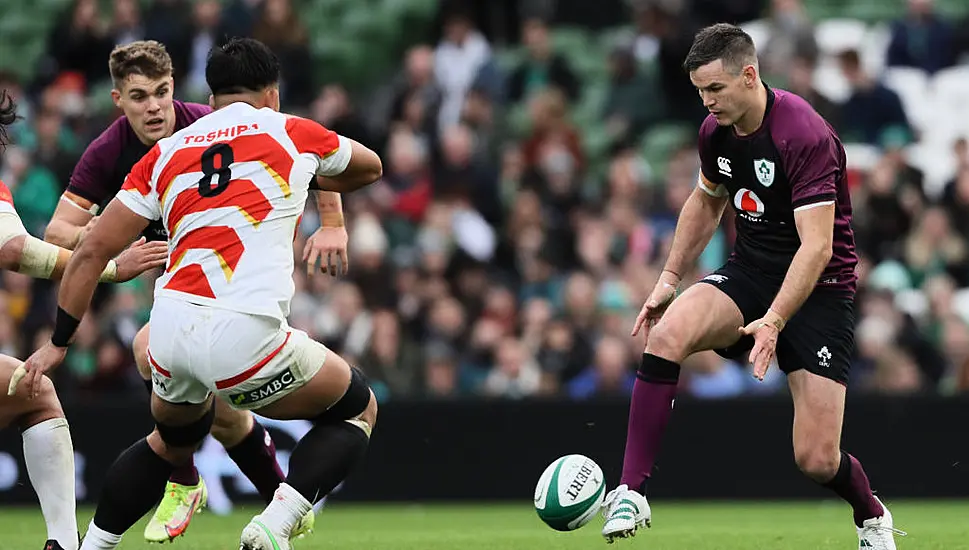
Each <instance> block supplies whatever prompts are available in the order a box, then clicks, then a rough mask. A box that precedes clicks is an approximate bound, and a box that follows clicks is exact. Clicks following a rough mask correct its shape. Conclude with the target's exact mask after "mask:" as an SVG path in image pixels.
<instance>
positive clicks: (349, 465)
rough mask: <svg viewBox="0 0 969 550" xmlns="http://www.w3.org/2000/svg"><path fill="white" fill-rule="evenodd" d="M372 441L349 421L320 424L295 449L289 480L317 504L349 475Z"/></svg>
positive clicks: (291, 459)
mask: <svg viewBox="0 0 969 550" xmlns="http://www.w3.org/2000/svg"><path fill="white" fill-rule="evenodd" d="M369 444H370V438H369V437H368V436H367V434H365V433H363V430H361V429H360V428H358V427H356V426H354V425H352V424H350V423H348V422H334V423H327V424H317V425H316V426H313V429H312V430H310V431H309V432H308V433H307V434H306V435H304V436H303V439H300V441H299V443H298V444H297V445H296V448H295V449H293V454H292V455H290V457H289V476H288V477H287V478H286V483H287V484H289V486H290V487H292V488H294V489H296V490H297V491H299V494H301V495H303V497H304V498H306V500H308V501H310V502H311V503H313V504H316V501H318V500H319V499H321V498H323V497H324V496H326V495H327V494H329V493H330V491H332V490H333V488H334V487H336V486H337V485H339V484H340V482H341V481H343V480H344V479H345V478H346V477H347V476H348V475H349V474H350V471H351V470H352V469H353V467H354V466H355V465H356V464H357V463H358V462H360V460H362V459H363V456H364V454H365V453H366V451H367V446H368V445H369Z"/></svg>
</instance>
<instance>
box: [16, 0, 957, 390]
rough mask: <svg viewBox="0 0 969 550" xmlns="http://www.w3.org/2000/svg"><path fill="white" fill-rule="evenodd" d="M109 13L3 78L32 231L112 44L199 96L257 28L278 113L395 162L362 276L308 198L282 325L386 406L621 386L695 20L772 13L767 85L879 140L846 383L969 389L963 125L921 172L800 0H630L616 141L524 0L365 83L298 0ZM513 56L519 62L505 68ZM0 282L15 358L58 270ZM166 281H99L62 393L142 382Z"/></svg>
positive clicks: (680, 116)
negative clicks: (936, 161) (269, 55)
mask: <svg viewBox="0 0 969 550" xmlns="http://www.w3.org/2000/svg"><path fill="white" fill-rule="evenodd" d="M546 4H547V3H543V2H537V3H535V5H536V6H538V7H539V8H540V7H541V6H542V5H546ZM99 9H100V8H99V4H98V3H97V2H96V1H95V0H76V1H75V2H74V3H73V6H72V7H71V9H70V10H69V11H68V12H66V13H65V14H64V16H63V18H62V19H61V20H60V21H59V22H58V23H57V25H55V27H54V30H53V31H52V33H51V35H50V37H49V47H48V49H47V54H46V55H45V57H44V59H43V62H42V63H41V64H40V66H39V69H38V74H37V75H36V77H35V78H34V79H33V80H31V81H28V82H24V81H21V80H20V79H19V78H18V77H16V76H13V75H11V74H0V88H7V89H8V90H9V91H10V92H11V93H12V94H13V95H14V96H15V97H16V98H17V100H18V101H19V103H20V106H21V114H22V115H23V116H24V119H23V120H22V121H21V122H20V123H18V125H17V126H16V127H15V128H14V131H13V132H12V137H13V141H14V143H13V145H11V146H10V147H8V148H7V150H6V152H5V153H4V155H3V158H2V161H0V179H2V180H3V181H5V182H6V183H7V184H8V185H9V186H10V187H11V189H12V190H13V195H14V200H15V203H16V206H17V209H18V211H19V212H20V214H21V216H22V218H23V220H24V223H25V224H26V226H27V227H28V229H29V230H30V231H31V232H32V233H33V234H35V235H38V236H39V235H42V234H43V231H44V227H45V224H46V221H47V220H48V219H49V218H50V215H51V213H52V212H53V210H54V208H55V206H56V204H57V200H58V197H59V195H60V193H61V192H62V190H63V189H64V187H65V186H66V183H67V182H68V180H69V177H70V173H71V170H72V168H73V165H74V163H75V162H76V160H77V159H78V157H79V156H80V154H81V152H82V151H83V149H84V147H85V146H86V144H87V143H89V142H90V140H91V139H92V138H93V137H94V136H96V135H97V134H98V133H99V132H100V131H101V130H102V129H103V128H104V127H106V125H107V123H108V122H109V121H110V119H111V118H112V117H115V116H117V115H118V113H117V112H110V113H108V114H107V115H106V116H96V117H92V116H89V115H88V112H89V109H88V106H87V104H86V102H87V101H89V100H88V97H89V95H88V91H89V90H90V89H91V88H92V87H94V86H95V83H99V82H104V80H105V79H106V78H107V76H108V75H107V55H108V52H109V51H110V49H111V47H112V46H113V45H114V44H117V43H124V42H128V41H132V40H138V39H142V38H152V39H157V40H160V41H163V42H164V43H165V44H167V45H168V49H169V51H170V52H171V53H172V56H173V58H174V61H175V67H176V97H180V98H183V99H194V100H204V99H205V98H206V97H207V92H206V89H205V81H204V63H205V53H206V52H207V51H208V49H209V48H210V47H211V46H212V45H213V44H215V43H217V42H218V41H219V40H222V39H224V37H226V36H236V35H251V36H255V37H257V38H259V39H261V40H263V41H264V42H266V43H267V44H269V45H270V46H272V47H273V48H274V49H275V51H276V52H277V53H278V54H279V55H280V57H281V59H282V63H283V77H284V81H283V87H282V90H283V100H284V108H285V109H286V110H288V111H289V112H293V113H297V114H303V115H305V116H309V117H312V118H314V119H315V120H318V121H319V122H321V123H323V124H324V125H326V126H327V127H329V128H331V129H333V130H335V131H337V132H339V133H341V134H344V135H347V136H349V137H352V138H354V139H357V140H359V141H361V142H363V143H365V144H367V145H368V146H370V147H372V148H374V149H375V150H378V151H379V152H380V153H381V156H382V158H383V161H384V174H385V176H384V178H383V180H382V181H380V182H378V183H376V184H374V185H373V186H371V187H369V188H367V189H365V190H363V191H360V192H357V193H354V194H352V195H349V196H346V197H344V205H345V209H346V210H347V213H348V220H349V221H348V224H349V235H350V245H349V253H350V273H349V275H348V276H347V277H345V278H341V279H333V278H330V277H328V276H321V275H317V276H315V277H312V278H310V277H307V276H306V274H305V269H303V266H302V264H301V262H300V261H299V260H300V258H299V253H300V252H301V251H302V246H303V243H304V242H305V239H306V237H307V236H308V235H310V234H311V233H312V232H313V231H314V230H315V229H316V227H317V226H318V218H317V216H316V215H315V213H314V212H313V209H312V207H310V208H308V210H307V213H306V215H305V216H304V218H303V222H302V231H301V234H300V235H299V237H298V239H297V242H296V244H295V247H294V250H295V253H296V254H297V258H296V259H297V266H298V267H297V269H296V271H295V273H294V278H295V280H296V288H297V292H296V296H295V298H294V300H293V307H292V316H291V320H290V323H291V325H292V326H294V327H297V328H301V329H304V330H306V331H307V332H309V333H310V335H311V336H313V337H315V338H317V339H319V340H320V341H322V342H324V343H325V344H326V345H328V346H329V347H331V348H332V349H334V350H337V351H338V352H339V353H341V354H343V355H344V356H345V357H347V358H348V359H349V360H350V361H351V362H352V363H355V364H358V365H360V366H361V368H363V369H364V370H365V371H366V372H367V374H368V375H369V376H370V378H371V380H372V381H373V383H374V387H375V390H376V392H377V393H378V397H379V398H380V399H381V400H386V399H398V398H412V397H460V396H469V395H475V396H491V397H500V398H522V397H526V396H555V395H558V396H565V397H567V398H571V399H575V400H582V399H592V398H598V397H604V396H625V395H627V394H628V392H629V390H630V388H631V386H632V383H633V380H634V379H635V369H636V366H637V365H638V362H639V358H640V354H641V353H642V349H643V344H644V342H643V341H642V340H641V339H634V338H630V337H629V331H630V329H631V327H632V321H633V319H634V318H635V316H636V314H637V312H638V310H639V307H640V305H641V304H642V301H643V299H644V298H645V297H646V294H647V293H648V292H649V291H650V290H651V289H652V286H653V284H654V283H655V281H656V279H657V276H658V274H659V270H660V269H662V266H663V262H664V260H665V256H666V251H667V250H668V247H669V245H670V242H671V237H672V234H673V230H674V228H675V224H676V219H677V213H678V211H679V209H680V208H681V206H682V205H683V203H684V201H685V200H686V198H687V197H688V196H689V194H690V193H691V192H692V190H693V188H694V186H695V184H696V177H697V172H698V170H699V163H698V158H697V153H696V150H695V140H694V139H686V140H682V141H680V142H677V143H676V144H675V146H674V147H672V149H671V152H670V154H669V155H668V157H666V158H664V159H663V162H664V165H663V166H658V165H656V162H655V161H652V162H650V161H648V160H647V159H646V158H644V155H643V154H642V147H641V146H640V144H641V143H642V138H643V137H644V136H645V135H648V134H649V133H650V131H651V130H652V129H653V128H654V127H656V126H657V125H660V124H669V123H671V122H673V123H679V124H683V125H686V126H687V127H689V128H691V131H693V132H695V129H696V127H698V125H699V123H700V121H702V119H703V116H704V115H705V110H704V109H703V107H702V105H701V103H700V101H699V99H698V98H697V96H696V93H695V91H694V90H693V88H692V86H691V84H690V82H689V80H688V78H687V77H686V75H684V74H683V72H682V70H681V69H680V63H681V62H682V59H683V57H684V56H685V54H686V51H687V50H688V49H689V46H690V42H691V40H692V36H693V33H694V32H695V31H696V29H697V28H699V26H701V25H704V24H707V23H709V22H712V21H716V20H729V21H734V22H738V23H740V22H744V21H748V20H751V19H760V20H761V21H762V22H763V23H764V25H765V28H766V29H767V34H766V35H765V36H764V37H763V38H764V39H766V40H767V42H766V44H767V45H766V46H765V45H764V43H759V46H760V51H761V55H762V61H761V63H762V65H761V67H762V71H763V73H764V75H765V79H766V80H767V82H768V83H771V84H773V85H777V86H780V87H786V88H787V89H790V90H792V91H794V92H796V93H798V94H800V95H802V96H804V97H805V98H806V99H808V100H809V101H811V102H812V103H813V104H814V105H815V107H816V109H817V110H818V111H819V112H820V113H821V114H823V115H824V116H825V117H826V118H828V120H829V121H831V122H832V124H834V125H835V127H836V128H837V130H838V131H839V133H840V134H841V135H842V137H843V139H844V141H845V142H851V143H863V144H867V145H868V146H870V147H874V148H876V149H877V151H878V154H877V158H876V159H875V160H874V161H873V162H870V163H869V165H867V166H865V167H864V168H853V169H852V173H851V178H850V181H851V185H852V198H853V204H854V209H855V210H854V220H855V233H856V237H857V240H858V246H859V251H860V254H861V256H862V262H861V265H860V266H859V274H860V277H861V291H860V294H859V299H858V308H857V321H858V330H857V334H856V336H857V344H858V345H857V351H856V358H855V366H854V368H853V371H852V380H851V383H850V385H849V391H852V392H881V393H893V394H904V393H913V392H938V393H953V392H959V391H969V297H967V291H966V289H967V287H969V240H967V238H969V148H967V144H966V141H965V139H960V140H954V141H953V142H952V143H949V144H948V150H949V151H951V153H950V154H951V155H952V157H953V159H954V161H953V162H954V163H955V166H956V167H957V169H956V172H955V177H953V178H952V179H951V181H947V182H945V185H944V186H943V187H941V188H939V189H934V188H931V186H926V185H925V183H924V174H923V173H922V171H921V170H920V169H918V168H916V167H915V166H913V164H914V163H913V162H912V161H911V159H910V157H909V155H907V154H906V151H908V149H907V147H908V146H910V145H911V144H912V143H913V142H914V141H916V140H918V139H919V138H920V136H919V129H918V128H917V127H915V126H914V125H913V124H912V123H911V122H910V117H909V113H907V112H906V109H905V107H904V105H903V103H902V101H901V100H900V98H899V95H898V94H897V93H896V92H895V91H894V90H892V89H891V88H890V87H888V86H886V85H885V84H884V83H883V82H882V81H881V79H880V76H879V74H876V73H873V72H871V71H868V70H866V66H865V64H864V63H863V62H862V59H861V55H860V54H859V52H857V51H855V50H851V49H847V50H844V51H840V52H837V56H836V58H835V59H836V61H837V66H838V68H839V69H840V71H841V76H843V77H844V78H845V79H846V81H847V82H848V84H849V86H850V90H849V92H850V93H849V94H848V96H847V98H846V99H845V98H839V99H834V98H831V97H828V96H826V95H825V94H822V93H821V92H819V91H818V90H817V89H816V83H817V79H816V78H815V75H816V74H817V68H818V66H819V64H820V63H823V62H824V60H823V59H822V57H823V55H825V54H824V52H823V51H822V50H823V49H824V48H823V44H822V45H819V44H818V42H817V40H816V37H815V32H814V25H815V24H816V22H813V21H812V20H811V19H810V18H809V17H808V16H807V15H806V13H807V12H806V11H805V9H804V6H803V5H802V4H801V2H800V0H773V1H770V2H766V1H763V0H735V1H731V2H718V1H715V0H693V1H689V0H677V1H671V0H646V1H638V2H633V7H632V8H631V10H630V14H631V15H630V17H631V19H630V22H629V24H628V25H626V27H624V29H623V31H622V32H621V33H618V34H617V39H616V40H615V43H614V44H613V45H612V46H611V48H610V50H609V52H608V54H607V55H606V56H605V57H604V58H602V59H601V60H598V63H600V64H601V66H603V67H606V69H607V71H606V72H607V74H606V81H605V86H606V94H605V97H604V99H603V101H602V102H601V106H600V107H599V110H598V112H597V113H595V115H596V118H597V120H598V121H599V123H600V128H598V130H601V131H602V132H603V134H604V136H605V143H606V145H605V147H601V148H592V147H589V146H588V142H589V139H590V138H588V136H590V135H592V134H593V133H594V132H595V131H596V130H597V128H592V127H585V126H579V125H577V124H576V123H575V122H574V121H573V117H572V114H573V113H574V112H575V110H576V106H577V105H579V104H580V103H581V102H582V101H583V95H584V94H586V93H588V89H589V83H588V82H586V81H584V80H583V77H582V75H581V74H580V73H579V71H577V70H576V69H575V63H576V62H575V60H574V59H573V58H571V57H570V56H569V55H568V54H567V53H564V52H563V51H560V50H558V49H556V48H555V47H553V42H554V41H553V39H552V37H553V36H554V35H555V32H556V30H557V29H556V27H555V25H554V24H553V23H552V20H553V19H552V18H551V17H550V16H551V15H552V14H551V13H549V12H547V11H543V10H541V9H536V10H535V11H533V12H529V11H528V10H523V11H524V13H523V14H522V15H521V20H520V43H515V44H506V43H502V44H496V43H492V41H491V40H490V39H489V37H488V36H486V35H485V34H484V33H483V32H481V31H480V30H479V25H478V22H477V21H476V20H475V17H474V16H473V15H472V13H471V12H468V11H463V10H461V9H450V10H448V11H447V12H445V13H444V15H443V16H442V21H443V23H442V27H441V29H440V33H439V34H440V39H439V40H438V41H437V42H436V43H435V42H428V43H426V44H418V45H414V46H413V47H411V48H410V49H408V50H407V51H406V52H403V55H402V57H401V60H400V65H399V66H400V71H399V74H395V75H387V78H386V80H385V82H382V83H379V84H380V85H379V86H376V87H375V89H374V90H372V93H369V94H367V95H360V94H357V93H351V92H349V91H348V90H346V89H345V88H343V87H341V86H340V85H338V84H329V85H326V86H323V87H322V88H321V89H317V88H316V87H315V86H316V84H315V83H314V80H313V79H312V77H311V75H310V74H309V72H310V71H306V70H303V69H304V68H305V66H306V63H307V60H308V59H309V57H310V55H311V54H310V50H309V48H308V46H307V41H308V37H309V35H310V33H312V32H323V31H321V30H319V29H316V30H313V29H307V28H306V27H305V26H303V23H302V22H301V21H300V18H299V15H298V14H297V13H296V10H295V9H294V5H293V4H292V3H291V0H232V1H231V2H227V3H220V2H218V1H216V0H200V1H198V2H184V1H183V0H155V1H154V2H153V3H152V4H151V5H150V7H149V8H148V9H146V10H145V11H141V10H142V4H140V3H139V2H136V1H135V0H115V1H114V2H113V9H112V10H111V11H109V12H102V11H99ZM731 10H732V11H731ZM910 10H911V11H910V12H909V13H908V14H905V15H904V17H903V18H902V19H900V20H899V21H898V22H896V23H894V24H893V25H892V26H891V40H890V43H889V45H888V46H887V47H886V49H885V52H884V54H883V55H884V57H885V59H886V63H887V64H888V65H889V66H896V65H897V66H908V67H914V68H917V69H919V70H922V71H925V72H926V73H933V72H937V71H940V70H944V69H945V68H947V67H951V66H953V65H955V64H957V63H958V62H959V61H960V60H962V59H964V53H965V51H964V49H963V48H964V46H963V44H964V42H965V40H964V37H961V36H960V35H959V33H960V32H966V31H965V29H967V28H969V25H961V26H960V25H958V24H957V22H955V21H948V20H946V19H944V18H941V17H939V16H936V15H935V14H934V12H933V11H932V6H931V3H930V2H929V1H928V0H912V1H911V2H910ZM960 29H961V31H960ZM428 36H432V34H431V30H430V29H429V34H428ZM510 49H516V50H517V51H519V52H521V54H522V55H520V56H518V57H516V58H514V62H512V63H509V62H502V60H503V59H507V58H505V57H503V55H504V53H505V52H507V51H508V50H510ZM692 136H693V137H695V133H693V134H692ZM965 136H969V126H967V127H966V131H965ZM730 218H731V213H730V212H729V211H728V213H727V215H725V221H724V223H723V224H722V227H721V229H720V230H719V231H718V232H717V234H716V235H715V237H714V239H713V241H712V242H711V243H710V245H709V246H708V247H707V249H706V250H705V251H704V253H703V255H702V257H701V258H700V262H699V264H698V266H697V269H696V271H695V272H694V273H692V274H689V276H688V277H687V281H686V283H687V284H688V283H689V282H690V281H693V280H697V279H699V278H702V277H703V276H704V275H705V274H706V273H709V272H710V271H712V270H714V269H716V267H718V266H719V265H720V264H721V263H722V262H723V261H724V260H725V258H726V257H727V255H728V253H729V251H730V248H731V246H732V245H731V242H732V239H733V237H734V231H733V227H732V223H731V219H730ZM0 277H2V281H0V282H2V285H0V286H2V291H0V313H2V314H0V352H3V353H9V354H13V355H16V356H19V357H24V356H26V354H27V353H29V352H30V351H31V350H32V349H33V347H34V346H36V345H37V343H38V342H41V341H43V339H44V338H46V337H47V336H48V334H49V327H50V324H51V321H52V312H53V310H54V289H55V286H54V285H51V284H50V283H48V282H43V281H38V282H34V281H31V280H29V279H26V278H24V277H22V276H20V275H17V274H15V273H10V272H5V273H3V274H2V275H0ZM151 290H152V279H151V277H148V276H145V277H143V278H141V279H138V280H136V281H133V282H132V283H128V284H124V285H113V286H112V285H102V287H101V288H100V289H99V291H98V295H97V297H96V308H95V310H94V313H92V314H90V315H88V316H87V317H86V318H85V319H84V321H83V323H82V325H81V329H80V331H79V333H78V337H77V341H76V343H75V344H74V346H73V347H72V348H71V351H70V355H69V358H68V360H67V362H66V364H65V366H64V367H63V368H62V369H61V372H59V373H58V374H57V377H58V384H59V388H60V390H59V391H61V392H62V393H63V394H65V395H68V396H70V395H76V396H79V397H82V398H83V397H84V396H90V395H97V396H102V395H104V394H105V392H117V393H121V392H128V391H131V389H132V388H141V384H140V382H139V379H138V375H137V373H136V371H135V369H134V368H133V359H132V357H131V355H130V351H129V350H130V343H131V340H132V338H133V337H134V334H135V332H136V331H137V330H138V328H139V327H140V326H141V324H142V323H144V322H145V321H146V320H147V312H148V310H149V307H150V303H151V301H150V297H151ZM688 362H689V363H690V365H689V366H690V367H692V368H690V369H688V370H684V373H688V374H687V375H685V377H684V379H683V381H682V383H681V385H682V388H683V391H684V392H688V393H690V394H692V395H695V396H698V397H703V398H724V397H733V396H741V395H746V394H752V393H770V392H777V391H783V388H784V387H785V384H784V379H783V375H781V374H780V373H779V371H778V370H777V369H776V368H774V369H772V375H770V376H768V378H767V379H766V380H765V381H764V382H756V381H755V380H754V379H753V378H752V377H751V376H750V375H749V374H748V373H747V368H746V367H745V366H744V365H741V364H738V363H735V362H731V361H726V360H723V359H721V358H720V357H718V356H717V355H715V354H713V353H712V352H711V353H704V354H698V355H695V356H694V357H692V358H691V359H689V360H688ZM141 391H143V390H141Z"/></svg>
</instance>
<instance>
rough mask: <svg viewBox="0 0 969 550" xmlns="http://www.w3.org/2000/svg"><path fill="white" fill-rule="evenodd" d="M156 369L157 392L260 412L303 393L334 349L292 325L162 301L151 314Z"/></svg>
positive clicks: (170, 397)
mask: <svg viewBox="0 0 969 550" xmlns="http://www.w3.org/2000/svg"><path fill="white" fill-rule="evenodd" d="M149 323H150V328H149V332H148V334H149V337H148V362H149V363H150V365H151V378H152V385H153V387H154V392H155V393H156V394H157V395H158V396H159V397H161V398H162V399H164V400H165V401H168V402H170V403H186V402H187V403H202V402H204V401H205V400H206V398H208V396H209V393H210V392H215V394H216V395H217V396H219V397H221V398H222V399H224V400H225V401H226V402H228V403H229V404H230V405H232V406H233V407H235V408H237V409H258V408H260V407H264V406H266V405H269V404H270V403H273V402H275V401H278V400H279V399H281V398H283V397H285V396H286V395H288V394H290V393H292V392H293V391H295V390H297V389H299V388H301V387H302V386H303V385H305V384H306V383H307V382H308V381H310V380H311V379H312V378H313V376H314V375H315V374H316V373H317V371H319V370H320V368H322V366H323V362H324V361H326V355H327V351H328V350H327V348H326V347H325V346H324V345H323V344H320V343H319V342H315V341H314V340H312V339H311V338H310V337H309V336H307V335H306V333H305V332H303V331H301V330H296V329H294V328H291V327H289V326H288V325H287V324H286V322H285V321H284V320H280V319H276V318H274V317H269V316H260V315H251V314H248V313H240V312H237V311H230V310H226V309H217V308H213V307H209V306H202V305H198V304H193V303H190V302H184V301H181V300H175V299H172V298H165V297H159V298H158V299H156V300H155V303H154V305H153V306H152V308H151V320H150V321H149Z"/></svg>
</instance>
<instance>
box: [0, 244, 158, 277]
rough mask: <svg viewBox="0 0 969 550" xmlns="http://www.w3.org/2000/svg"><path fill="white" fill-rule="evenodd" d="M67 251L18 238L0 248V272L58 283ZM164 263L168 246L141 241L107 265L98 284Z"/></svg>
mask: <svg viewBox="0 0 969 550" xmlns="http://www.w3.org/2000/svg"><path fill="white" fill-rule="evenodd" d="M71 255H72V253H71V251H70V250H67V249H66V248H61V247H59V246H57V245H55V244H51V243H49V242H45V241H42V240H40V239H38V238H36V237H34V236H32V235H26V234H24V235H18V236H16V237H13V238H12V239H10V240H9V241H7V242H6V243H4V245H3V246H2V247H0V269H9V270H11V271H16V272H18V273H23V274H24V275H29V276H31V277H35V278H37V279H53V280H59V279H61V277H62V276H63V275H64V269H65V268H66V267H67V263H68V261H69V260H70V259H71ZM167 260H168V245H167V244H166V243H164V242H157V241H156V242H150V243H149V242H145V239H144V238H142V239H140V240H139V241H138V242H136V243H134V244H133V245H131V247H130V248H128V249H127V250H125V251H124V252H122V253H121V254H120V255H118V257H117V258H115V259H113V260H110V261H108V264H107V266H105V268H104V271H102V272H101V276H100V277H99V278H98V281H99V282H102V283H123V282H125V281H130V280H131V279H134V278H135V277H137V276H138V275H141V274H142V273H144V272H145V271H148V270H149V269H154V268H156V267H161V266H163V265H165V262H166V261H167Z"/></svg>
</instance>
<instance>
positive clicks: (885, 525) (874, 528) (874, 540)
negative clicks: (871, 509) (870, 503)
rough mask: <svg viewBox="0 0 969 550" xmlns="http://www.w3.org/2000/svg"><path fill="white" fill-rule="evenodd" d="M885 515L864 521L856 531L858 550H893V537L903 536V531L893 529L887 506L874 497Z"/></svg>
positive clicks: (890, 514)
mask: <svg viewBox="0 0 969 550" xmlns="http://www.w3.org/2000/svg"><path fill="white" fill-rule="evenodd" d="M875 500H877V501H878V504H881V505H882V509H883V510H885V513H884V514H882V516H881V517H877V518H871V519H866V520H865V522H864V523H863V524H862V526H861V527H855V529H857V530H858V550H895V535H901V536H903V537H904V536H905V531H900V530H898V529H896V528H895V525H894V524H893V521H892V513H891V512H889V511H888V506H885V504H884V503H883V502H882V501H881V500H880V499H879V498H878V497H875Z"/></svg>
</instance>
